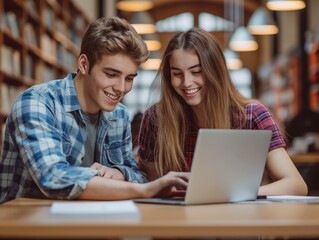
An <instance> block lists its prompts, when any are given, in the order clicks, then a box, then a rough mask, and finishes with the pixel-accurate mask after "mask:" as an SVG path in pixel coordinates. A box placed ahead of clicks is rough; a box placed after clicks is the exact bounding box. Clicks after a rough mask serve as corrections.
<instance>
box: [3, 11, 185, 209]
mask: <svg viewBox="0 0 319 240" xmlns="http://www.w3.org/2000/svg"><path fill="white" fill-rule="evenodd" d="M147 57H148V50H147V47H146V45H145V43H144V42H143V41H142V39H141V38H140V36H139V35H138V34H137V33H136V31H135V30H134V29H133V28H132V27H131V26H130V25H129V24H128V23H127V22H126V21H125V20H123V19H120V18H117V17H114V18H108V19H107V18H101V19H98V20H96V21H95V22H94V23H92V24H91V25H90V26H89V28H88V30H87V32H86V33H85V35H84V37H83V40H82V44H81V53H80V56H79V58H78V71H77V73H70V74H69V75H67V77H66V78H64V79H62V80H56V81H50V82H47V83H43V84H40V85H36V86H33V87H31V88H29V89H28V90H26V91H25V92H24V93H23V94H21V95H20V96H19V97H18V98H17V100H16V101H15V103H14V104H13V107H12V110H11V113H10V115H9V116H8V118H7V125H6V131H5V140H4V146H3V151H2V157H1V161H0V203H2V202H5V201H8V200H11V199H14V198H18V197H33V198H53V199H75V198H80V199H97V200H98V199H104V200H114V199H128V198H135V197H150V196H154V195H156V194H159V193H170V190H171V186H173V185H176V184H177V185H182V186H184V187H185V186H186V185H187V178H188V176H187V175H186V174H185V173H170V174H168V175H166V176H165V177H163V178H162V179H160V180H159V181H154V182H150V183H146V184H140V183H145V182H146V181H147V180H146V176H145V174H144V173H143V172H140V171H138V170H137V166H136V162H135V161H134V156H133V152H132V139H131V129H130V124H129V118H128V114H127V112H126V109H125V107H124V106H123V105H122V104H121V103H120V100H121V99H122V98H123V96H124V95H125V94H126V93H128V92H129V91H130V90H131V88H132V84H133V79H134V77H135V76H136V75H137V70H138V67H139V65H140V64H141V63H143V62H145V61H146V60H147ZM124 180H126V181H124ZM127 181H128V182H127Z"/></svg>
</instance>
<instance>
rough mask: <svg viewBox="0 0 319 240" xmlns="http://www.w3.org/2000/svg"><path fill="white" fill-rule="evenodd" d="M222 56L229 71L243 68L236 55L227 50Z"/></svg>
mask: <svg viewBox="0 0 319 240" xmlns="http://www.w3.org/2000/svg"><path fill="white" fill-rule="evenodd" d="M224 56H225V60H226V65H227V68H228V69H229V70H238V69H241V68H242V67H243V62H242V61H241V60H240V58H239V56H238V54H237V53H235V52H234V51H232V50H230V49H229V48H227V49H226V50H225V51H224Z"/></svg>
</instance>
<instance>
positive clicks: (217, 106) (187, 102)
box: [139, 28, 307, 195]
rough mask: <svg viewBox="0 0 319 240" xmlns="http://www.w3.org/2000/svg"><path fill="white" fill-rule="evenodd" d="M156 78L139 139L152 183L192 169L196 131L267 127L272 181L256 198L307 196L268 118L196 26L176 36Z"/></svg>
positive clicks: (212, 40) (210, 38) (213, 42)
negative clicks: (156, 96)
mask: <svg viewBox="0 0 319 240" xmlns="http://www.w3.org/2000/svg"><path fill="white" fill-rule="evenodd" d="M156 80H157V81H160V86H161V89H160V93H161V98H160V101H159V102H158V103H157V104H155V105H153V106H152V107H150V108H149V109H147V110H146V112H145V114H144V118H143V122H142V126H141V132H140V138H139V155H140V158H141V169H143V170H144V171H145V172H146V173H147V174H148V177H149V179H150V180H153V179H156V178H158V177H160V176H163V175H165V174H166V173H167V172H169V171H189V170H190V168H191V164H192V158H193V153H194V148H195V143H196V138H197V134H198V130H199V129H200V128H220V129H270V130H272V139H271V144H270V147H269V152H268V156H267V162H266V170H267V172H268V175H269V177H270V179H271V183H268V184H265V185H263V186H261V187H260V189H259V192H258V194H259V195H278V194H294V195H306V194H307V186H306V184H305V182H304V180H303V178H302V177H301V175H300V174H299V172H298V170H297V169H296V167H295V166H294V164H293V162H292V161H291V159H290V157H289V155H288V154H287V152H286V150H285V147H286V144H285V141H284V139H283V136H282V134H281V133H280V130H279V128H278V126H277V125H276V123H275V122H274V120H273V118H272V116H271V114H270V113H269V111H268V110H267V108H266V107H265V106H264V105H263V104H262V103H260V102H258V101H256V100H253V99H248V98H246V97H244V96H242V95H241V94H240V93H239V92H238V91H237V90H236V88H235V87H234V85H233V84H232V82H231V80H230V77H229V73H228V70H227V67H226V63H225V59H224V55H223V52H222V50H221V48H220V46H219V44H218V42H217V41H216V40H215V38H214V37H213V36H212V35H211V34H209V33H207V32H205V31H204V30H201V29H197V28H195V29H191V30H189V31H187V32H183V33H178V34H176V35H175V36H174V37H173V38H172V39H171V41H170V42H169V44H168V46H167V49H166V51H165V54H164V57H163V61H162V63H161V67H160V70H159V72H158V75H157V78H156Z"/></svg>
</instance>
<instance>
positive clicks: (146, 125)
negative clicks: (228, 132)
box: [138, 102, 286, 169]
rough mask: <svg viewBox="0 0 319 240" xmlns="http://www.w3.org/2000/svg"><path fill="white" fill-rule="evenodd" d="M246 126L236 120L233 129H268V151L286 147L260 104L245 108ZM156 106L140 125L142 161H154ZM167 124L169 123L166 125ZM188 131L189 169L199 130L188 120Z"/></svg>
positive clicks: (269, 115) (187, 160)
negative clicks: (269, 135) (269, 133)
mask: <svg viewBox="0 0 319 240" xmlns="http://www.w3.org/2000/svg"><path fill="white" fill-rule="evenodd" d="M246 118H247V119H246V124H245V125H244V124H242V121H241V119H238V121H237V125H238V127H236V126H235V124H234V127H233V129H235V128H238V129H268V130H272V138H271V143H270V147H269V151H271V150H274V149H276V148H281V147H286V143H285V141H284V139H283V136H282V134H281V133H280V130H279V128H278V126H277V124H276V123H275V121H274V120H273V118H272V116H271V114H270V112H269V111H268V110H267V108H266V107H265V106H264V105H263V104H262V103H260V102H252V103H249V104H247V106H246ZM156 119H157V117H156V105H154V106H152V107H151V108H149V109H147V110H146V111H145V113H144V118H143V122H142V125H141V128H140V129H141V131H140V137H139V150H138V153H139V155H140V157H141V159H143V160H144V161H150V162H153V161H154V153H153V149H154V142H155V139H156V122H157V121H156ZM167 124H169V123H167ZM188 125H189V129H188V132H187V133H186V138H185V139H186V141H185V146H184V156H185V161H186V163H187V165H188V167H189V169H190V167H191V164H192V159H193V155H194V150H195V144H196V139H197V135H198V130H199V128H198V127H197V126H196V124H195V123H194V122H193V121H192V120H191V119H188Z"/></svg>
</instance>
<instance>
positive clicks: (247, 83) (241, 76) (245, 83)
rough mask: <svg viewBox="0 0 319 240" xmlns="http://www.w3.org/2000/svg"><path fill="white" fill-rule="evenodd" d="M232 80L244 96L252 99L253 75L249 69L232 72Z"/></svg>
mask: <svg viewBox="0 0 319 240" xmlns="http://www.w3.org/2000/svg"><path fill="white" fill-rule="evenodd" d="M230 78H231V80H232V82H233V83H234V85H235V87H236V88H237V89H238V90H239V92H240V93H241V94H242V95H244V96H245V97H249V98H251V97H252V75H251V71H250V70H249V69H248V68H241V69H239V70H232V71H230Z"/></svg>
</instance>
